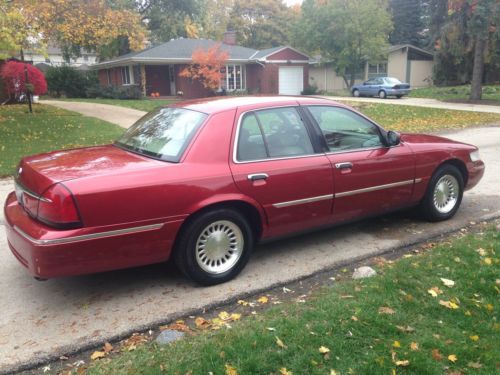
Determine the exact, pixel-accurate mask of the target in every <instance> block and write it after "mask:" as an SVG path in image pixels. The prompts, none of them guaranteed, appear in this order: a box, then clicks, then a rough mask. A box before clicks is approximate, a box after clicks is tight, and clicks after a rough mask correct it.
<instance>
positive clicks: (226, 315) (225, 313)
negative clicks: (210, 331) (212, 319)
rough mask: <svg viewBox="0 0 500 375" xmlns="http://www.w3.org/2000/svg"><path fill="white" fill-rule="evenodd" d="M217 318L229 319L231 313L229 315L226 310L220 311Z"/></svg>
mask: <svg viewBox="0 0 500 375" xmlns="http://www.w3.org/2000/svg"><path fill="white" fill-rule="evenodd" d="M219 319H220V320H229V319H231V315H229V313H228V312H226V311H221V312H220V313H219Z"/></svg>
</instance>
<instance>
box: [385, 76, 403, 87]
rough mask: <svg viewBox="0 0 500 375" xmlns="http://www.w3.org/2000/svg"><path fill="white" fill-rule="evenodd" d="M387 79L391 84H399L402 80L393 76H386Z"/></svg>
mask: <svg viewBox="0 0 500 375" xmlns="http://www.w3.org/2000/svg"><path fill="white" fill-rule="evenodd" d="M385 81H386V82H387V83H388V84H389V85H397V84H400V83H401V81H400V80H399V79H397V78H392V77H386V78H385Z"/></svg>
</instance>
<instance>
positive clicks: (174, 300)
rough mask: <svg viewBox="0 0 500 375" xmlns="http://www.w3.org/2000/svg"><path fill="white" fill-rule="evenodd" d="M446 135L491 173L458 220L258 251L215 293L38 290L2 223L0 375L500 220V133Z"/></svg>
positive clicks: (126, 278) (114, 287)
mask: <svg viewBox="0 0 500 375" xmlns="http://www.w3.org/2000/svg"><path fill="white" fill-rule="evenodd" d="M449 136H450V137H451V138H453V139H456V140H461V141H467V142H470V143H474V144H476V145H478V146H479V147H480V149H481V155H482V158H483V160H484V161H485V163H486V166H487V167H486V174H485V177H484V179H483V181H482V182H481V183H480V184H479V185H478V186H477V187H476V188H475V189H474V190H472V191H470V192H467V193H466V194H465V196H464V200H463V203H462V207H461V209H460V210H459V212H458V214H457V215H456V216H455V218H454V219H453V220H451V221H448V222H443V223H427V222H422V221H418V220H416V219H413V218H412V217H411V216H409V215H407V214H398V215H392V216H387V217H383V218H379V219H374V220H370V221H364V222H361V223H357V224H353V225H347V226H343V227H338V228H335V229H330V230H325V231H322V232H318V233H314V234H310V235H306V236H301V237H298V238H293V239H290V240H283V241H280V242H275V243H273V244H269V245H265V246H260V247H258V248H257V249H256V252H255V254H254V256H253V258H252V259H251V261H250V262H249V264H248V266H247V268H246V269H245V270H244V271H243V272H242V274H241V275H240V276H239V277H237V278H236V279H235V280H233V281H231V282H228V283H226V284H223V285H219V286H214V287H209V288H201V287H197V286H195V285H193V284H191V283H189V282H187V281H186V280H185V279H184V278H183V277H181V276H180V275H179V273H178V272H177V271H176V270H175V268H174V267H172V266H171V265H164V264H160V265H154V266H148V267H142V268H137V269H131V270H123V271H117V272H108V273H103V274H97V275H90V276H81V277H71V278H63V279H56V280H49V281H46V282H38V281H35V280H34V279H32V278H31V277H30V276H29V275H28V274H27V272H26V271H25V269H24V268H23V267H22V266H21V265H20V264H19V263H18V262H17V260H16V259H15V258H14V256H13V255H12V254H11V253H10V251H9V249H8V248H7V243H6V238H5V233H4V228H3V225H4V221H3V217H1V216H0V301H2V309H1V312H0V373H1V372H8V371H13V370H15V369H19V368H20V367H21V366H23V365H26V364H30V363H31V364H35V363H40V362H41V361H44V360H46V359H47V358H53V359H54V358H57V357H58V356H60V355H62V354H64V353H68V352H70V351H73V350H77V349H78V348H82V347H85V346H89V345H91V344H96V343H102V342H103V341H104V340H109V339H112V338H113V337H115V338H116V337H118V336H121V335H124V334H127V333H131V332H133V331H136V330H140V329H147V328H148V327H150V326H152V325H155V324H158V323H163V322H166V321H168V320H171V319H174V318H176V317H178V316H181V315H185V314H190V313H195V312H196V311H198V310H200V309H202V308H203V307H206V306H210V305H214V304H217V303H220V302H223V301H227V300H228V299H232V298H237V297H239V296H244V295H247V294H252V293H257V292H259V291H260V290H263V289H266V288H269V287H270V286H272V285H276V284H283V283H286V282H288V281H291V280H294V279H297V278H301V277H304V276H307V275H311V274H313V273H315V272H318V271H320V270H324V269H329V268H331V267H333V266H335V265H339V264H341V263H346V262H351V261H353V260H354V259H359V258H363V257H367V256H369V255H374V254H377V253H383V252H387V251H389V250H390V249H392V248H395V247H400V246H402V245H406V244H412V243H415V242H417V241H420V240H422V239H425V238H429V237H432V236H437V235H440V234H443V233H445V232H448V231H452V230H456V229H458V228H461V227H463V226H465V225H467V224H468V223H470V222H471V221H476V222H478V221H481V220H485V219H488V218H492V217H498V216H500V174H498V172H497V171H499V170H500V158H499V157H498V155H500V127H488V128H480V129H479V128H475V129H469V130H464V131H460V132H457V133H454V134H450V135H449ZM11 189H12V181H9V180H3V181H0V201H2V202H3V201H4V199H5V196H6V194H7V192H8V191H10V190H11ZM0 215H1V214H0Z"/></svg>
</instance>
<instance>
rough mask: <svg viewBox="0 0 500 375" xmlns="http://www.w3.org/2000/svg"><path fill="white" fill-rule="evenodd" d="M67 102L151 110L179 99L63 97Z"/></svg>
mask: <svg viewBox="0 0 500 375" xmlns="http://www.w3.org/2000/svg"><path fill="white" fill-rule="evenodd" d="M57 100H63V101H67V102H84V103H100V104H110V105H117V106H120V107H126V108H132V109H137V110H139V111H145V112H150V111H152V110H153V109H155V108H158V107H161V106H164V105H169V104H172V103H175V102H177V101H178V100H173V99H89V98H75V99H61V98H58V99H57Z"/></svg>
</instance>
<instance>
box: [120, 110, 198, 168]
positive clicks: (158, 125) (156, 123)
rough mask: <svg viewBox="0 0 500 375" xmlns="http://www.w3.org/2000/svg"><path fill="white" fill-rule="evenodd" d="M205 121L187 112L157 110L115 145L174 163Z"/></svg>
mask: <svg viewBox="0 0 500 375" xmlns="http://www.w3.org/2000/svg"><path fill="white" fill-rule="evenodd" d="M206 118H207V115H206V114H204V113H201V112H196V111H191V110H188V109H183V108H160V109H157V110H156V111H153V112H151V113H149V114H147V115H146V116H144V117H142V118H141V119H140V120H139V121H137V122H136V123H135V124H134V125H132V127H130V128H129V129H128V130H127V131H126V132H125V134H123V135H122V136H121V138H120V139H118V140H117V141H116V143H115V145H117V146H119V147H121V148H124V149H126V150H129V151H132V152H136V153H139V154H142V155H145V156H150V157H153V158H156V159H161V160H166V161H172V162H176V163H177V162H179V160H180V158H181V156H182V153H183V152H184V150H185V149H186V147H187V146H188V145H189V142H190V141H191V139H192V138H193V135H194V134H195V133H196V130H197V129H198V128H199V127H200V125H201V124H202V123H203V121H204V120H205V119H206Z"/></svg>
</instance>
